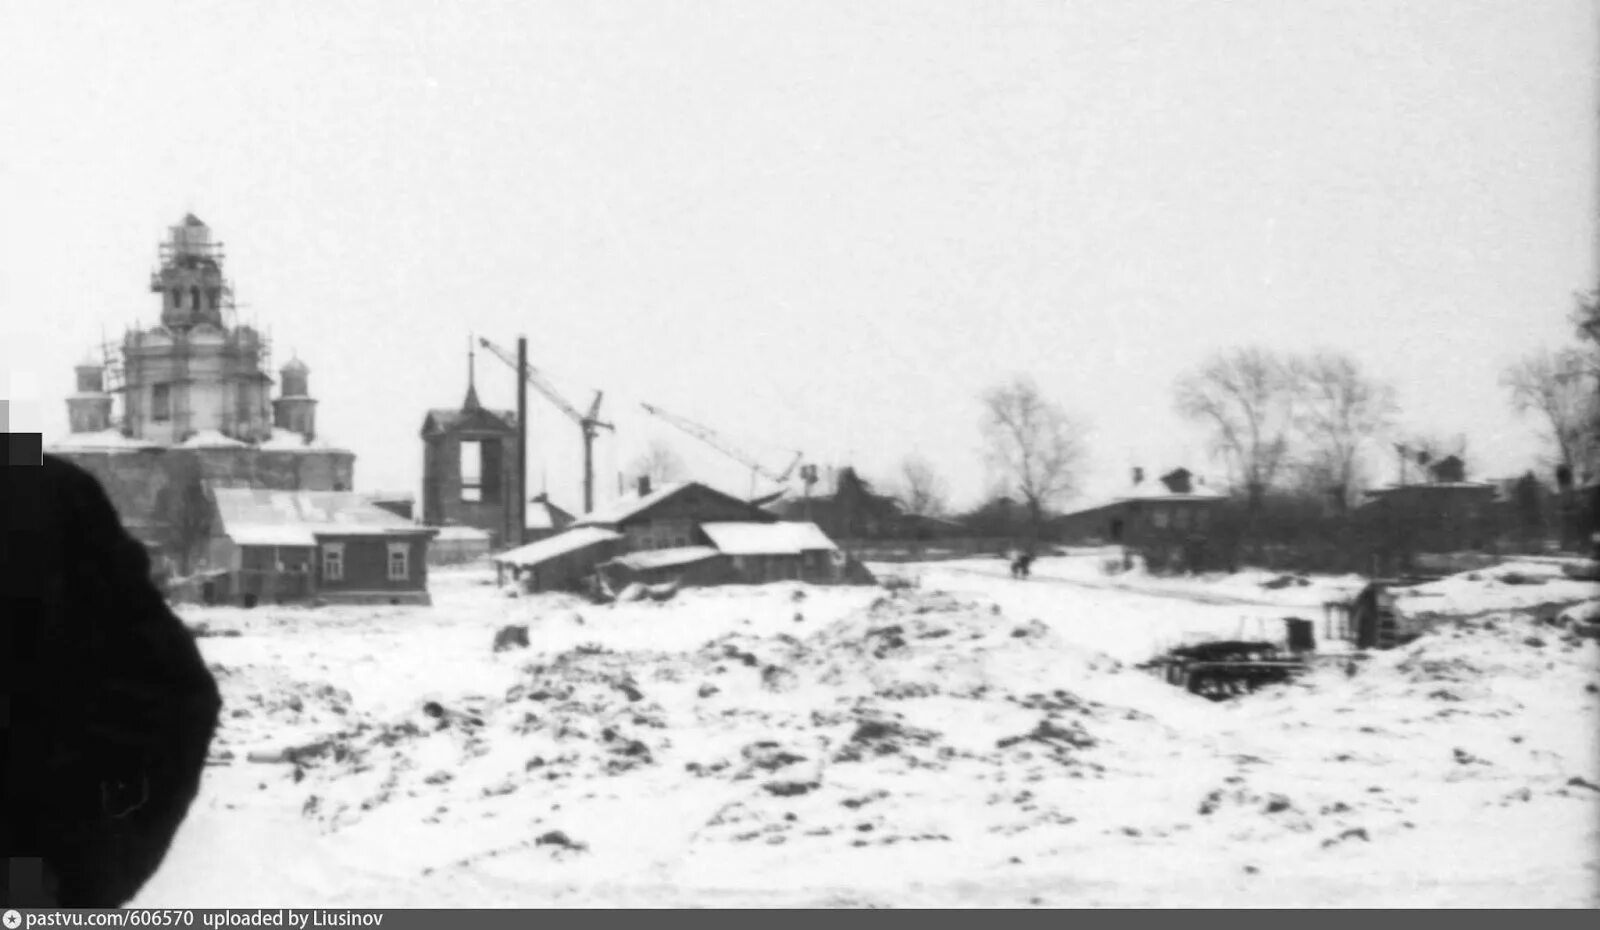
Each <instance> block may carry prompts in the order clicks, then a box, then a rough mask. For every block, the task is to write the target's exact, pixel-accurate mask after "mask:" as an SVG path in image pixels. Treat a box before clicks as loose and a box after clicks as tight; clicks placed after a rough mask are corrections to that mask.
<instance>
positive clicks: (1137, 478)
mask: <svg viewBox="0 0 1600 930" xmlns="http://www.w3.org/2000/svg"><path fill="white" fill-rule="evenodd" d="M1142 483H1144V469H1142V468H1135V469H1134V470H1133V486H1134V487H1138V486H1139V485H1140V484H1142Z"/></svg>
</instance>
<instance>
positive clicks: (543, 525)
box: [523, 499, 572, 530]
mask: <svg viewBox="0 0 1600 930" xmlns="http://www.w3.org/2000/svg"><path fill="white" fill-rule="evenodd" d="M571 523H572V514H570V513H567V512H566V511H565V510H562V509H561V508H560V507H557V506H556V505H555V504H552V503H550V501H548V500H539V499H534V500H531V501H528V512H527V516H526V518H525V519H524V520H523V526H525V527H527V528H528V529H530V530H559V529H564V528H566V527H567V526H568V525H570V524H571Z"/></svg>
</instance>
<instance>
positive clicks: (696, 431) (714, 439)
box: [639, 403, 801, 498]
mask: <svg viewBox="0 0 1600 930" xmlns="http://www.w3.org/2000/svg"><path fill="white" fill-rule="evenodd" d="M639 406H641V407H643V408H644V409H645V411H646V412H648V413H650V414H652V415H654V416H658V417H660V418H661V419H663V420H666V421H667V422H668V423H671V424H672V425H673V426H676V427H677V428H678V429H681V430H683V431H684V432H685V433H688V434H689V435H690V436H693V437H694V438H696V439H698V440H700V441H701V442H703V443H705V444H706V445H708V446H710V447H711V448H713V449H715V450H717V451H718V452H721V453H722V454H723V455H726V456H727V457H728V458H730V459H733V460H734V461H735V462H738V463H740V464H741V465H744V466H746V467H748V468H749V469H750V496H751V497H752V498H753V497H755V493H756V476H757V475H760V476H761V477H763V478H766V479H767V480H768V481H772V482H776V483H777V484H786V483H787V482H788V481H789V476H790V475H793V474H794V470H795V468H796V467H797V466H798V465H799V464H800V458H801V453H799V452H796V453H795V454H794V459H793V461H791V462H790V463H789V467H788V468H785V469H784V470H783V472H782V473H781V474H775V473H773V472H771V471H768V470H767V469H766V468H764V467H762V465H761V463H760V462H758V461H756V460H755V458H754V457H753V456H751V455H749V454H748V453H745V452H741V451H739V449H737V448H735V447H733V446H731V445H730V444H729V443H728V442H727V440H725V439H723V438H722V437H721V436H719V435H718V434H717V432H716V431H715V430H713V429H711V428H710V427H707V426H701V425H700V424H699V423H696V422H694V421H693V420H689V419H686V418H684V417H680V416H677V415H676V414H671V413H668V412H666V411H665V410H662V409H661V408H660V407H653V406H651V405H649V404H643V403H642V404H640V405H639Z"/></svg>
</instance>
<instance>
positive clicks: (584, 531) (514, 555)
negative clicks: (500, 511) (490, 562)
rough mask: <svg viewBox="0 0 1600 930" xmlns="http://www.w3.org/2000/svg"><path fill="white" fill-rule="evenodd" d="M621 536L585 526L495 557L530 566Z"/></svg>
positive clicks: (612, 540) (502, 560) (509, 562)
mask: <svg viewBox="0 0 1600 930" xmlns="http://www.w3.org/2000/svg"><path fill="white" fill-rule="evenodd" d="M621 538H622V535H621V534H620V533H613V532H611V531H610V530H604V529H601V528H599V527H597V526H585V527H579V528H578V529H575V530H568V531H567V532H565V533H562V534H561V535H560V536H551V537H550V538H549V539H541V540H539V541H538V542H532V543H528V544H527V545H526V546H518V547H517V548H515V549H511V550H509V551H506V552H502V553H500V554H499V555H497V556H494V557H493V559H494V561H496V562H499V563H501V564H503V565H516V566H518V567H520V568H529V567H532V566H535V565H540V564H542V563H544V562H548V561H550V560H551V559H553V558H556V557H557V556H562V555H566V554H567V553H569V552H577V551H579V550H581V549H587V548H589V547H590V546H598V545H600V544H601V543H605V542H614V541H616V540H618V539H621Z"/></svg>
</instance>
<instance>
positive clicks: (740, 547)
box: [700, 523, 839, 555]
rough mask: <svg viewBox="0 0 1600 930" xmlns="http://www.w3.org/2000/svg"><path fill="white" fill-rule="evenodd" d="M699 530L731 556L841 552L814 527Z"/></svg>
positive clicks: (729, 526)
mask: <svg viewBox="0 0 1600 930" xmlns="http://www.w3.org/2000/svg"><path fill="white" fill-rule="evenodd" d="M700 528H701V529H702V530H704V531H705V533H706V535H707V536H709V537H711V543H712V545H714V546H716V547H717V548H718V549H720V550H721V551H722V552H724V553H727V554H728V555H799V554H800V553H802V552H814V551H817V550H836V549H838V548H839V547H838V546H835V545H834V544H833V540H831V539H829V538H828V536H827V534H825V533H823V532H822V530H820V529H818V528H817V525H816V524H815V523H702V524H700Z"/></svg>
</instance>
